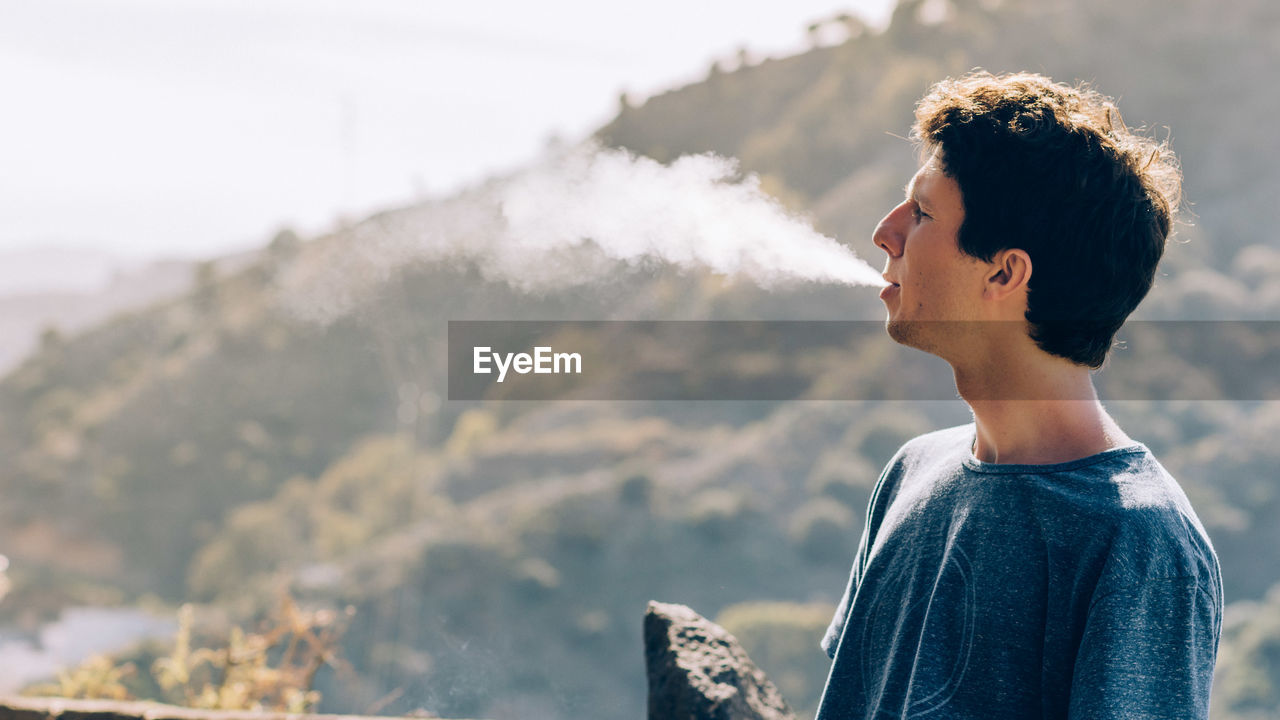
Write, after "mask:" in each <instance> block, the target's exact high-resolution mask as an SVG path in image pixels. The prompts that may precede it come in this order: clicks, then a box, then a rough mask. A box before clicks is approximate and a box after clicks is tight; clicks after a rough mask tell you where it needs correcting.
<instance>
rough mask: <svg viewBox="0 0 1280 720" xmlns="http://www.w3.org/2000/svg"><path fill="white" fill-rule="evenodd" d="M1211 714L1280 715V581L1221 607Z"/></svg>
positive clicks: (1265, 719) (1253, 719)
mask: <svg viewBox="0 0 1280 720" xmlns="http://www.w3.org/2000/svg"><path fill="white" fill-rule="evenodd" d="M1212 711H1213V712H1212V714H1213V716H1214V717H1230V718H1240V719H1241V720H1246V719H1247V720H1274V718H1277V717H1280V584H1276V585H1274V586H1272V588H1271V590H1270V591H1269V592H1268V593H1267V595H1266V597H1265V598H1264V599H1263V600H1261V601H1256V602H1242V603H1238V604H1236V605H1235V606H1233V607H1232V608H1230V611H1229V612H1228V613H1227V617H1226V620H1225V622H1224V623H1223V628H1222V647H1221V648H1220V649H1219V652H1218V673H1217V675H1216V676H1215V677H1214V686H1213V708H1212Z"/></svg>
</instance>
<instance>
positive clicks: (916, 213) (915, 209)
mask: <svg viewBox="0 0 1280 720" xmlns="http://www.w3.org/2000/svg"><path fill="white" fill-rule="evenodd" d="M911 217H913V218H915V221H916V222H920V219H921V218H927V217H929V216H928V215H927V214H925V212H924V211H923V210H921V209H920V206H919V205H912V206H911Z"/></svg>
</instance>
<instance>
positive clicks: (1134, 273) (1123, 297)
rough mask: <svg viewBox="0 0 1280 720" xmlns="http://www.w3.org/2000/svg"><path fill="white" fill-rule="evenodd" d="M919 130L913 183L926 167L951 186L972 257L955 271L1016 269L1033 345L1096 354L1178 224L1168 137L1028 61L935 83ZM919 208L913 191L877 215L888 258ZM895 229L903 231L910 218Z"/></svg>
mask: <svg viewBox="0 0 1280 720" xmlns="http://www.w3.org/2000/svg"><path fill="white" fill-rule="evenodd" d="M913 134H914V135H915V136H916V137H917V138H918V139H919V140H920V141H922V143H923V146H924V149H925V151H926V155H927V156H928V157H929V158H930V160H929V162H928V163H926V165H925V167H924V168H922V169H921V173H918V174H917V177H916V179H914V180H913V182H912V187H909V191H910V190H912V189H913V188H914V187H915V186H916V185H918V184H919V183H920V182H921V181H928V180H932V181H933V182H932V184H934V185H939V186H940V185H941V184H943V183H944V182H945V181H946V180H950V181H954V183H955V185H954V187H955V188H958V191H959V196H960V200H961V204H962V210H961V212H960V213H959V214H960V217H959V218H958V219H956V218H953V219H955V220H956V223H955V224H956V226H957V227H955V228H954V229H955V237H956V243H957V246H958V250H959V255H960V256H962V257H964V258H965V260H966V261H968V262H963V263H958V264H957V265H958V272H960V277H962V278H963V277H967V275H966V273H969V274H971V275H973V276H974V277H977V278H986V280H987V281H990V280H991V279H992V278H995V279H996V280H999V279H1001V273H1004V274H1005V277H1003V280H1004V281H1006V282H1008V281H1011V280H1016V278H1010V277H1007V274H1008V273H1014V274H1016V273H1024V278H1023V286H1022V288H1023V294H1024V295H1025V304H1026V308H1025V319H1026V321H1027V322H1028V323H1029V325H1030V334H1031V338H1032V339H1033V340H1034V341H1035V342H1036V344H1037V345H1038V346H1039V348H1040V349H1041V350H1043V351H1045V352H1047V353H1049V354H1051V355H1056V356H1060V357H1064V358H1067V359H1068V360H1071V361H1072V362H1075V363H1077V364H1081V365H1087V366H1090V367H1098V366H1100V365H1102V362H1103V359H1104V358H1105V357H1106V353H1107V350H1108V349H1109V348H1110V346H1111V342H1112V339H1113V337H1114V336H1115V333H1116V331H1117V330H1119V328H1120V326H1121V325H1122V324H1123V323H1124V320H1125V318H1126V317H1128V315H1129V314H1130V313H1131V312H1133V310H1134V308H1136V307H1137V305H1138V303H1139V302H1140V301H1141V300H1142V298H1143V297H1144V296H1146V294H1147V291H1148V290H1150V289H1151V285H1152V281H1153V279H1154V277H1155V270H1156V264H1157V263H1158V261H1159V260H1160V256H1161V255H1162V254H1163V252H1164V246H1165V241H1166V239H1167V237H1168V235H1169V233H1170V230H1171V227H1172V216H1173V213H1174V211H1175V210H1176V208H1177V203H1178V195H1179V184H1180V178H1179V173H1178V169H1177V166H1176V163H1175V160H1174V158H1173V155H1172V153H1171V152H1170V151H1169V150H1168V148H1167V147H1165V146H1164V145H1162V144H1158V143H1156V142H1154V141H1152V140H1150V139H1148V138H1144V137H1141V136H1138V135H1135V134H1133V133H1132V132H1130V131H1129V130H1128V129H1127V128H1126V127H1125V126H1124V123H1123V122H1122V121H1121V119H1120V115H1119V112H1118V111H1117V110H1116V108H1115V106H1114V105H1113V104H1112V103H1111V102H1110V101H1109V100H1108V99H1106V98H1104V97H1102V96H1101V95H1099V94H1098V93H1096V92H1094V91H1092V90H1090V89H1087V88H1083V87H1076V88H1072V87H1068V86H1066V85H1062V84H1059V83H1054V82H1052V81H1050V80H1049V79H1047V78H1044V77H1041V76H1038V75H1030V74H1014V75H1001V76H993V75H991V74H989V73H985V72H981V73H973V74H970V75H966V76H965V77H962V78H959V79H949V80H944V81H942V82H940V83H938V84H937V85H935V86H934V87H933V88H931V89H930V91H929V93H928V94H927V95H926V96H925V97H924V99H923V100H921V101H920V103H919V105H918V106H917V108H916V124H915V127H914V128H913ZM930 166H933V170H932V173H933V175H936V174H938V173H941V174H942V175H943V176H944V178H943V180H938V179H937V178H934V177H932V176H931V175H930V173H931V171H930ZM935 192H936V191H935ZM904 206H906V209H905V210H904ZM917 211H919V207H918V205H917V203H916V200H913V198H911V197H909V198H908V200H907V202H905V203H904V204H903V205H900V206H899V208H896V209H895V210H894V211H893V212H891V213H890V215H889V216H886V218H885V220H884V221H882V223H881V225H882V227H881V228H877V240H876V243H877V244H878V245H880V246H881V247H884V248H885V249H886V251H888V252H889V253H890V267H891V268H892V266H893V262H894V261H893V256H894V248H891V247H889V246H887V243H886V242H882V239H887V238H889V235H887V234H882V233H883V232H884V226H885V225H886V223H890V221H891V220H892V219H893V218H894V217H895V216H894V213H899V212H909V213H912V214H913V215H914V213H915V212H917ZM954 214H955V213H953V215H954ZM900 219H901V218H900ZM894 229H895V228H894V227H890V228H889V230H890V231H892V230H894ZM899 229H900V230H902V231H903V233H901V235H902V237H903V238H905V237H907V235H906V234H905V231H906V230H908V229H910V228H906V227H905V226H904V227H902V228H899ZM903 249H905V250H907V251H908V252H910V249H909V248H906V247H904V248H903ZM1001 268H1003V270H1002V269H1001ZM893 279H894V280H895V281H900V279H898V278H893ZM932 281H933V282H937V281H938V279H937V278H932ZM908 289H909V288H904V289H903V291H904V296H903V297H904V299H905V298H906V297H907V294H906V291H907V290H908ZM926 349H927V348H926Z"/></svg>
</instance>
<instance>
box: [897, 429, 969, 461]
mask: <svg viewBox="0 0 1280 720" xmlns="http://www.w3.org/2000/svg"><path fill="white" fill-rule="evenodd" d="M973 434H974V427H973V423H967V424H965V425H956V426H955V427H949V428H943V429H942V430H934V431H933V432H928V433H925V434H923V435H917V436H916V437H914V438H911V439H910V440H908V441H907V442H905V443H903V444H902V447H901V448H899V449H898V452H897V454H895V455H894V456H893V460H895V461H897V460H902V459H907V458H918V457H953V456H959V457H963V456H964V455H966V454H967V453H968V452H969V450H970V449H971V448H972V447H973Z"/></svg>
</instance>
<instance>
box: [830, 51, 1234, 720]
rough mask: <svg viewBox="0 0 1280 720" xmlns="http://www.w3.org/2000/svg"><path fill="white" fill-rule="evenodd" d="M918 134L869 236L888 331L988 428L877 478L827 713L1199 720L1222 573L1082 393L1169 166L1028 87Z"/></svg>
mask: <svg viewBox="0 0 1280 720" xmlns="http://www.w3.org/2000/svg"><path fill="white" fill-rule="evenodd" d="M914 134H915V135H916V136H917V137H918V138H919V139H920V140H921V141H922V143H923V149H924V156H925V157H926V158H927V159H926V161H925V162H924V164H923V166H922V167H921V168H920V170H919V172H917V173H916V175H915V177H913V178H912V180H911V182H910V184H909V185H908V187H907V197H906V199H905V200H904V201H903V202H902V204H900V205H898V206H897V207H896V208H894V209H893V210H892V211H890V213H889V214H888V215H886V216H885V218H884V219H883V220H881V221H880V225H879V226H878V227H877V228H876V230H875V234H874V236H873V240H874V242H875V244H876V245H877V246H878V247H880V248H881V249H882V250H884V252H885V253H886V254H887V255H888V262H887V265H886V269H885V273H884V278H885V280H887V281H888V282H889V283H890V286H889V287H887V288H885V289H884V291H883V292H882V293H881V298H882V299H883V301H884V303H885V306H886V308H887V310H888V320H887V329H888V332H889V334H890V336H892V337H893V339H894V340H896V341H898V342H900V343H903V344H905V345H910V346H912V347H916V348H919V349H921V350H925V351H926V352H930V353H933V354H935V355H938V356H939V357H941V358H943V359H944V360H946V361H947V362H948V363H949V364H950V365H951V366H952V369H953V371H954V374H955V382H956V387H957V389H958V390H959V393H960V395H961V397H962V398H964V400H965V401H966V402H967V403H968V404H969V406H970V408H971V409H972V411H973V417H974V422H973V423H972V424H970V425H965V426H962V427H957V428H952V429H949V430H942V431H939V432H935V433H931V434H928V435H924V436H921V437H919V438H916V439H914V440H912V441H910V442H908V443H907V444H906V445H905V446H903V447H902V449H901V450H899V451H898V453H897V455H895V456H894V458H893V459H892V460H891V461H890V463H889V465H888V467H886V468H885V470H884V472H883V474H882V475H881V476H880V480H879V482H878V483H877V486H876V488H875V491H874V492H873V494H872V496H871V502H870V505H869V507H868V511H867V524H866V530H865V531H864V533H863V536H862V541H861V544H860V547H859V549H858V553H857V556H856V558H855V560H854V563H853V572H852V576H851V578H850V581H849V586H848V589H847V590H846V592H845V595H844V598H843V600H842V601H841V603H840V606H839V608H838V610H837V612H836V615H835V618H834V619H833V621H832V623H831V627H830V629H829V630H828V632H827V635H826V637H825V638H824V639H823V643H822V644H823V647H824V649H826V650H827V652H828V654H829V655H830V656H831V657H832V659H833V660H834V662H833V664H832V667H831V672H830V675H829V677H828V679H827V686H826V690H825V691H824V694H823V698H822V704H821V707H820V709H819V711H818V718H819V720H836V719H837V718H1197V717H1207V715H1208V704H1209V687H1210V682H1211V679H1212V674H1213V666H1214V661H1215V659H1216V654H1217V645H1218V637H1219V634H1220V629H1221V617H1222V583H1221V577H1220V573H1219V568H1218V562H1217V557H1216V556H1215V554H1214V551H1213V548H1212V546H1211V545H1210V543H1209V539H1208V537H1207V536H1206V535H1205V532H1204V528H1203V527H1202V526H1201V524H1200V521H1199V520H1198V519H1197V517H1196V515H1195V512H1194V511H1193V510H1192V509H1191V505H1190V504H1189V503H1188V501H1187V498H1186V496H1185V495H1184V494H1183V492H1182V490H1181V489H1180V488H1179V487H1178V484H1177V483H1176V482H1175V481H1174V480H1173V478H1172V477H1170V476H1169V474H1168V473H1167V472H1166V471H1165V470H1164V468H1163V467H1161V466H1160V464H1159V463H1158V462H1157V461H1156V459H1155V458H1154V457H1152V455H1151V453H1150V452H1149V451H1148V450H1147V448H1146V447H1145V446H1143V445H1142V444H1140V443H1137V442H1135V441H1133V440H1131V439H1130V438H1129V437H1128V436H1127V435H1125V433H1124V431H1123V430H1121V429H1120V427H1119V426H1118V425H1117V424H1116V423H1115V421H1114V420H1112V419H1111V418H1110V417H1109V416H1108V415H1107V413H1106V411H1105V410H1104V409H1103V407H1102V405H1101V404H1100V403H1099V402H1098V398H1097V395H1096V393H1095V392H1094V389H1093V385H1092V382H1091V379H1090V370H1091V369H1095V368H1097V367H1099V366H1101V365H1102V362H1103V360H1104V358H1105V355H1106V352H1107V350H1108V348H1109V347H1110V345H1111V342H1112V339H1113V337H1114V335H1115V332H1116V331H1117V330H1118V329H1119V328H1120V326H1121V325H1122V324H1123V323H1124V320H1125V318H1126V317H1127V316H1128V315H1129V313H1130V312H1132V311H1133V309H1134V308H1135V307H1136V306H1137V304H1138V303H1139V302H1140V301H1141V299H1142V298H1143V297H1144V296H1145V295H1146V293H1147V291H1148V290H1149V289H1150V287H1151V284H1152V279H1153V277H1154V274H1155V269H1156V264H1157V262H1158V261H1159V259H1160V256H1161V254H1162V252H1163V249H1164V244H1165V240H1166V238H1167V236H1168V235H1169V232H1170V228H1171V222H1172V213H1173V212H1174V210H1175V208H1176V204H1177V196H1178V186H1179V178H1178V172H1177V169H1176V165H1174V162H1173V157H1172V155H1171V154H1170V153H1169V151H1168V150H1167V148H1165V147H1164V146H1162V145H1157V144H1156V143H1154V142H1153V141H1151V140H1148V139H1146V138H1142V137H1138V136H1136V135H1134V134H1132V133H1130V132H1129V131H1128V130H1127V129H1126V128H1125V126H1124V124H1123V122H1122V121H1121V120H1120V118H1119V114H1118V113H1117V111H1116V110H1115V108H1114V106H1113V105H1112V104H1111V103H1110V102H1109V101H1108V100H1106V99H1105V98H1103V97H1101V96H1100V95H1098V94H1097V93H1095V92H1093V91H1091V90H1088V89H1085V88H1071V87H1067V86H1065V85H1061V84H1056V83H1053V82H1051V81H1050V80H1048V79H1047V78H1043V77H1040V76H1036V75H1027V74H1017V75H1004V76H993V75H991V74H988V73H975V74H971V75H968V76H966V77H963V78H960V79H958V80H946V81H943V82H941V83H939V84H937V85H935V86H934V87H933V88H932V89H931V90H930V92H929V93H928V94H927V95H926V97H925V98H924V99H923V100H922V101H921V102H920V104H919V106H918V108H917V111H916V124H915V128H914Z"/></svg>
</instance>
